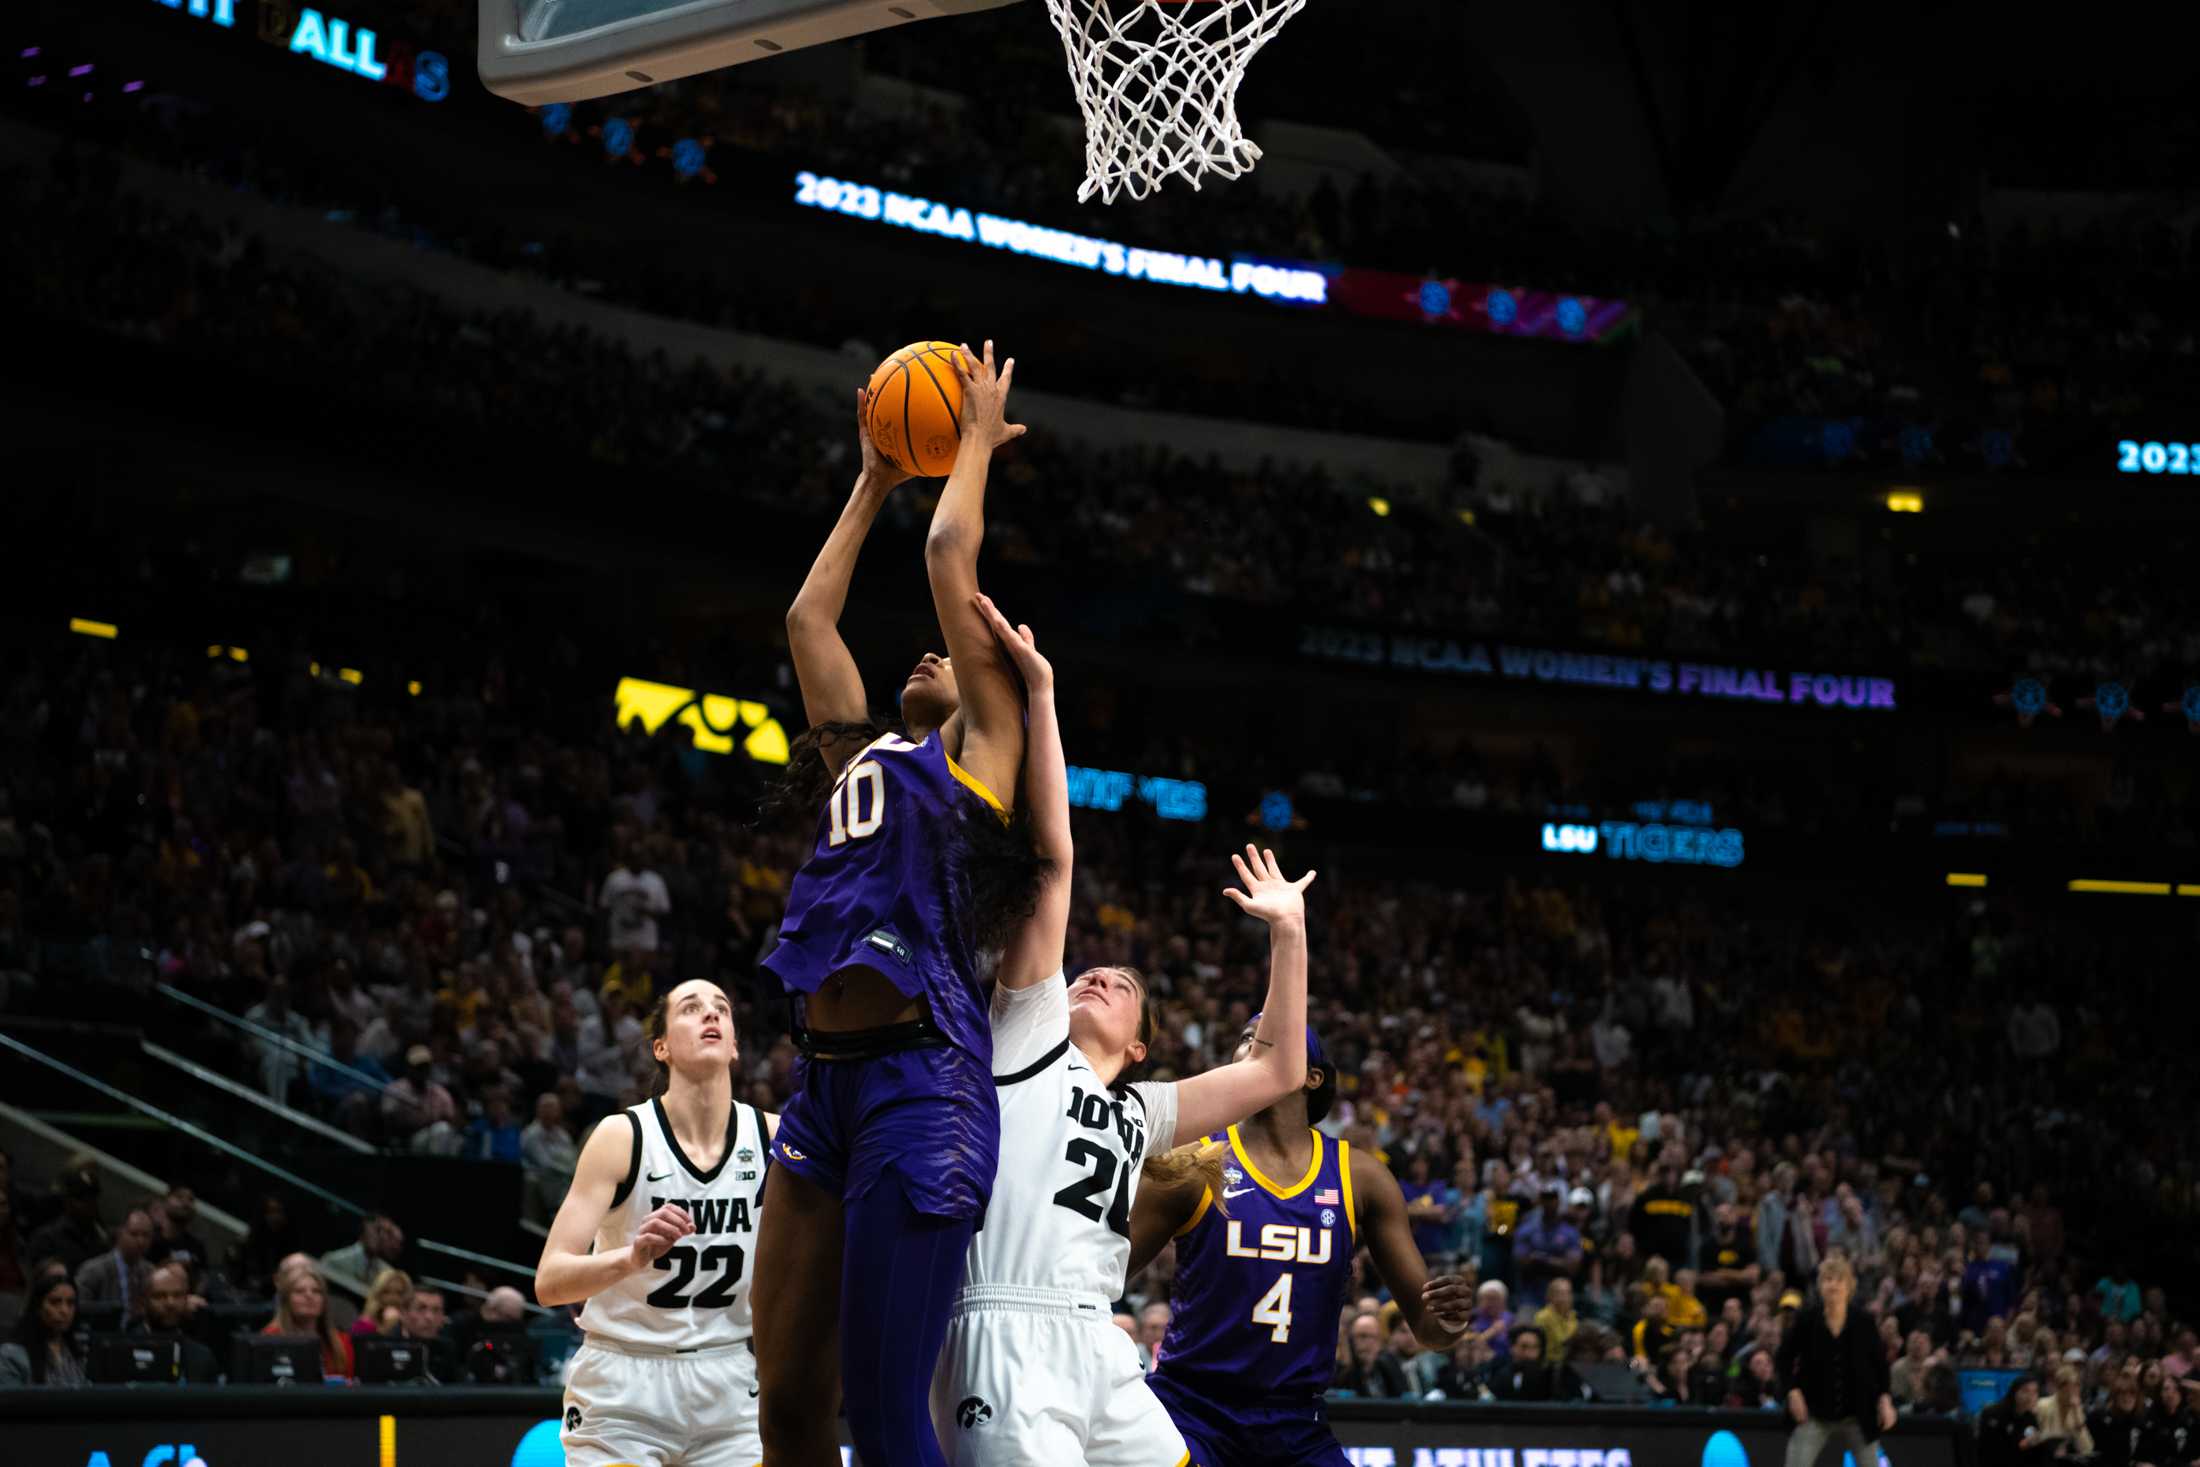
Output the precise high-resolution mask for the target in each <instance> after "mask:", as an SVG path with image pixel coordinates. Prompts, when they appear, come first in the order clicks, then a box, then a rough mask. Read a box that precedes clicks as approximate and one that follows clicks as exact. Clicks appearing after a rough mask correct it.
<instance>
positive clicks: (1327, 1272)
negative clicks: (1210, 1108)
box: [1156, 1126, 1358, 1402]
mask: <svg viewBox="0 0 2200 1467" xmlns="http://www.w3.org/2000/svg"><path fill="white" fill-rule="evenodd" d="M1312 1134H1313V1137H1314V1158H1313V1163H1312V1165H1310V1166H1309V1167H1308V1168H1307V1170H1306V1175H1305V1176H1303V1177H1299V1178H1297V1179H1296V1180H1295V1181H1293V1182H1290V1183H1288V1184H1286V1183H1280V1182H1277V1181H1276V1180H1274V1179H1272V1178H1269V1177H1265V1176H1263V1175H1261V1172H1260V1169H1259V1168H1258V1167H1256V1166H1254V1165H1253V1163H1252V1161H1251V1159H1250V1158H1249V1157H1247V1156H1246V1154H1245V1146H1244V1143H1243V1142H1242V1141H1241V1140H1240V1139H1239V1138H1238V1128H1237V1127H1235V1126H1232V1127H1230V1129H1229V1130H1228V1132H1226V1133H1225V1135H1224V1136H1218V1137H1213V1138H1211V1139H1213V1140H1218V1141H1219V1140H1224V1139H1227V1140H1228V1141H1229V1143H1230V1156H1229V1158H1228V1160H1227V1161H1226V1162H1225V1163H1224V1166H1223V1173H1222V1177H1223V1194H1222V1195H1223V1199H1224V1201H1225V1203H1226V1204H1227V1205H1228V1207H1229V1209H1230V1214H1229V1216H1228V1217H1224V1216H1223V1215H1222V1214H1221V1213H1219V1212H1217V1211H1216V1210H1215V1208H1214V1206H1213V1202H1214V1198H1213V1195H1212V1194H1209V1195H1208V1196H1207V1197H1204V1198H1202V1199H1201V1200H1200V1204H1199V1210H1198V1211H1197V1212H1195V1213H1194V1214H1192V1220H1191V1222H1189V1223H1187V1224H1186V1225H1185V1228H1184V1231H1183V1232H1181V1233H1179V1234H1177V1239H1176V1297H1175V1299H1174V1300H1172V1301H1171V1302H1172V1313H1171V1316H1170V1319H1169V1333H1168V1335H1167V1336H1166V1337H1165V1338H1164V1339H1163V1340H1162V1342H1161V1363H1160V1365H1159V1366H1157V1367H1156V1373H1157V1374H1158V1375H1159V1376H1160V1377H1162V1378H1163V1379H1164V1380H1166V1381H1168V1382H1170V1383H1173V1384H1177V1385H1182V1386H1184V1387H1186V1388H1187V1389H1188V1390H1189V1391H1191V1392H1192V1393H1194V1394H1195V1395H1198V1396H1202V1397H1205V1398H1206V1399H1208V1400H1211V1401H1224V1402H1228V1401H1248V1402H1249V1401H1260V1402H1275V1401H1280V1400H1298V1401H1302V1402H1304V1401H1311V1400H1314V1399H1316V1398H1318V1397H1319V1396H1320V1395H1321V1393H1322V1392H1323V1391H1326V1390H1327V1389H1328V1388H1329V1378H1330V1376H1331V1375H1332V1374H1333V1373H1334V1372H1335V1370H1336V1367H1337V1319H1338V1316H1339V1313H1340V1311H1342V1310H1343V1308H1344V1306H1345V1304H1346V1303H1347V1302H1348V1301H1349V1300H1350V1297H1351V1293H1352V1257H1353V1253H1354V1251H1355V1249H1356V1247H1357V1245H1356V1243H1355V1241H1354V1240H1355V1237H1356V1234H1357V1229H1358V1220H1357V1218H1356V1217H1355V1216H1354V1214H1353V1205H1352V1148H1351V1147H1350V1146H1349V1145H1347V1144H1346V1143H1345V1142H1343V1141H1331V1140H1329V1139H1328V1138H1327V1137H1325V1136H1324V1135H1322V1133H1321V1132H1319V1131H1315V1132H1313V1133H1312Z"/></svg>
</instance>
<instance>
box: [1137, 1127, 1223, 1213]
mask: <svg viewBox="0 0 2200 1467" xmlns="http://www.w3.org/2000/svg"><path fill="white" fill-rule="evenodd" d="M1229 1154H1230V1149H1229V1148H1228V1147H1227V1146H1224V1145H1223V1144H1222V1143H1221V1142H1220V1141H1204V1140H1202V1141H1194V1142H1191V1143H1190V1144H1188V1145H1184V1146H1179V1147H1177V1148H1176V1149H1174V1150H1173V1151H1164V1152H1161V1153H1159V1154H1158V1155H1154V1156H1149V1157H1147V1158H1146V1164H1145V1166H1143V1167H1142V1168H1140V1170H1139V1175H1140V1178H1141V1179H1142V1180H1143V1181H1144V1183H1145V1185H1147V1186H1149V1187H1163V1188H1167V1189H1169V1190H1171V1191H1173V1190H1175V1189H1177V1188H1179V1187H1190V1186H1192V1185H1193V1184H1194V1183H1197V1184H1198V1185H1200V1186H1202V1187H1205V1188H1206V1189H1207V1192H1208V1195H1209V1196H1211V1197H1213V1198H1214V1205H1215V1211H1217V1212H1219V1213H1221V1214H1222V1215H1223V1216H1224V1217H1228V1216H1229V1215H1230V1208H1229V1204H1228V1203H1226V1202H1224V1201H1223V1200H1222V1199H1223V1194H1224V1193H1225V1192H1226V1191H1227V1190H1228V1189H1227V1188H1226V1186H1225V1185H1224V1183H1223V1180H1222V1163H1223V1159H1224V1158H1225V1157H1227V1156H1228V1155H1229Z"/></svg>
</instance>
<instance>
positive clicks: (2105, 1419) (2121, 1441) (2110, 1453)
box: [2085, 1369, 2147, 1467]
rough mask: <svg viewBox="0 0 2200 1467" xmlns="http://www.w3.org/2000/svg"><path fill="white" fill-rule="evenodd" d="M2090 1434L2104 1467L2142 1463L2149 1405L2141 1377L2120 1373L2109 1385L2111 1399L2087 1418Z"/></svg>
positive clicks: (2113, 1377) (2128, 1466) (2120, 1466)
mask: <svg viewBox="0 0 2200 1467" xmlns="http://www.w3.org/2000/svg"><path fill="white" fill-rule="evenodd" d="M2085 1424H2086V1430H2087V1432H2088V1433H2090V1434H2091V1436H2092V1438H2093V1445H2094V1448H2095V1450H2096V1451H2098V1452H2099V1453H2100V1467H2133V1464H2135V1463H2137V1462H2139V1461H2140V1460H2141V1458H2140V1456H2139V1447H2140V1443H2141V1440H2142V1439H2143V1438H2144V1437H2145V1435H2146V1429H2147V1407H2146V1401H2145V1399H2144V1398H2143V1397H2141V1396H2140V1394H2139V1380H2138V1377H2137V1376H2134V1375H2130V1374H2127V1373H2126V1372H2125V1371H2123V1370H2121V1369H2119V1370H2118V1371H2117V1372H2116V1373H2115V1375H2114V1376H2112V1377H2111V1378H2110V1379H2109V1382H2108V1399H2107V1400H2106V1401H2105V1402H2103V1403H2102V1404H2101V1405H2099V1406H2097V1407H2095V1408H2094V1409H2093V1411H2092V1412H2091V1413H2090V1414H2088V1415H2087V1417H2086V1423H2085Z"/></svg>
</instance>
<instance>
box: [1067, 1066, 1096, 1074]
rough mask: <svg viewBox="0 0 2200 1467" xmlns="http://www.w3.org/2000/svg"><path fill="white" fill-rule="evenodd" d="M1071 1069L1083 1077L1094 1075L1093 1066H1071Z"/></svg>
mask: <svg viewBox="0 0 2200 1467" xmlns="http://www.w3.org/2000/svg"><path fill="white" fill-rule="evenodd" d="M1070 1068H1071V1069H1073V1070H1075V1071H1077V1072H1078V1073H1079V1074H1083V1075H1089V1074H1091V1073H1092V1066H1090V1065H1071V1066H1070Z"/></svg>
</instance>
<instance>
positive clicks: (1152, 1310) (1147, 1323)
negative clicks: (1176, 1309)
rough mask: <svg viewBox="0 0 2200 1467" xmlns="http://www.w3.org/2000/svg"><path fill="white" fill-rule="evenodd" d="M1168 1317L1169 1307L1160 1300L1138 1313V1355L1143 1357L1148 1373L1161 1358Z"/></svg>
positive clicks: (1167, 1329)
mask: <svg viewBox="0 0 2200 1467" xmlns="http://www.w3.org/2000/svg"><path fill="white" fill-rule="evenodd" d="M1170 1316H1171V1311H1170V1309H1169V1306H1168V1304H1167V1303H1166V1302H1164V1301H1162V1300H1155V1301H1154V1302H1153V1303H1151V1304H1148V1305H1147V1306H1146V1307H1145V1308H1144V1309H1141V1310H1139V1311H1138V1353H1139V1354H1140V1355H1142V1356H1144V1357H1145V1360H1146V1368H1147V1369H1148V1370H1149V1371H1150V1370H1152V1369H1153V1367H1154V1364H1155V1362H1156V1361H1158V1360H1160V1358H1161V1342H1162V1341H1163V1340H1164V1339H1167V1338H1168V1335H1169V1319H1170Z"/></svg>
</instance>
